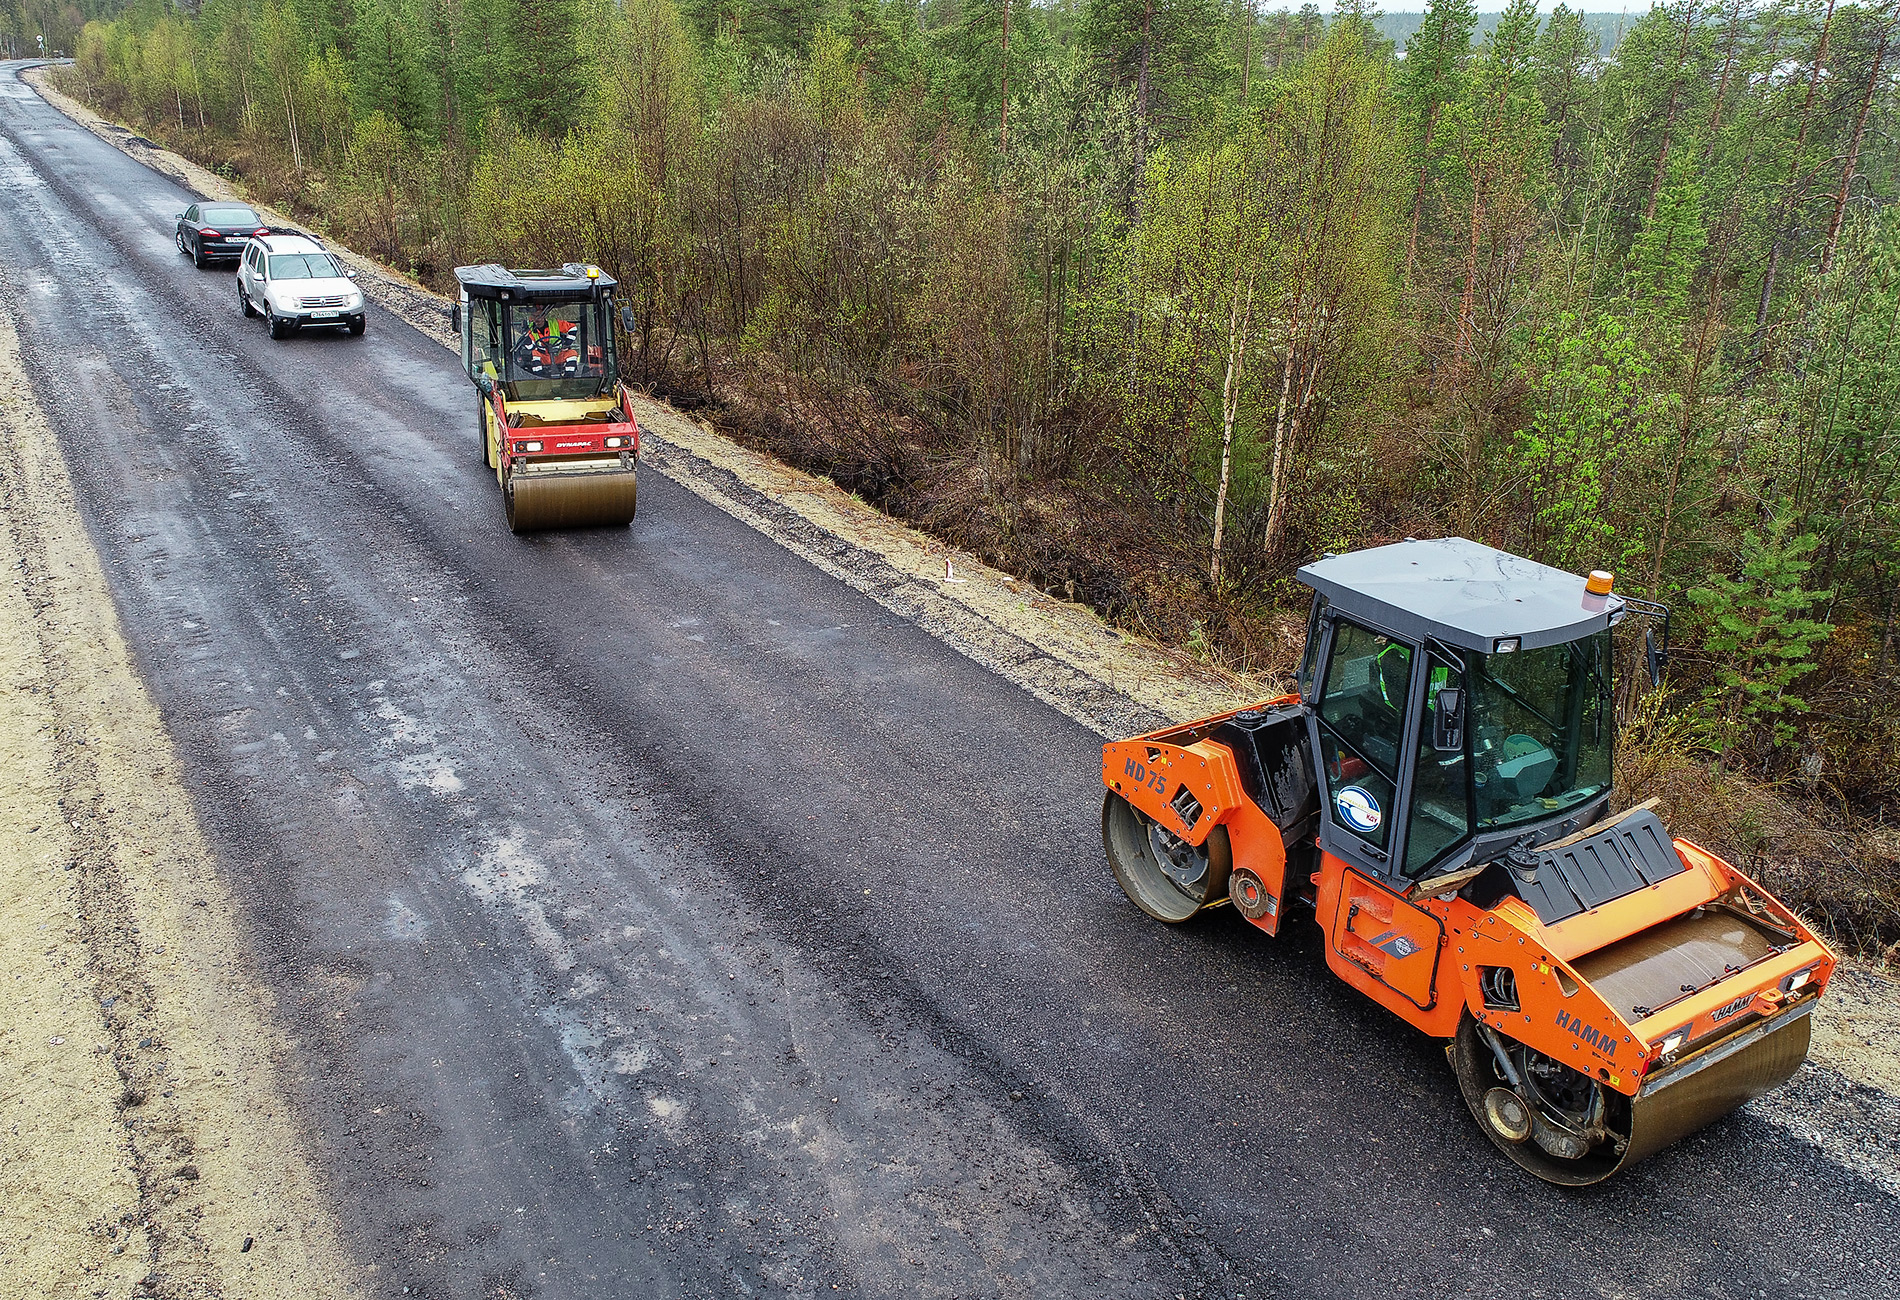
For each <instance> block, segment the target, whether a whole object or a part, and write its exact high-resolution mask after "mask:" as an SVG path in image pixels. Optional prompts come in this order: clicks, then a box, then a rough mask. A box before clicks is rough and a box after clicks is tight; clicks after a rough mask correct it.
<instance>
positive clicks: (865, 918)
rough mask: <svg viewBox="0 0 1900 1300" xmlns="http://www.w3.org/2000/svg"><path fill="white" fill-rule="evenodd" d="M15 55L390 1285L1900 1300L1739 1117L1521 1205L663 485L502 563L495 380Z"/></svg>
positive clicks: (21, 93) (275, 959)
mask: <svg viewBox="0 0 1900 1300" xmlns="http://www.w3.org/2000/svg"><path fill="white" fill-rule="evenodd" d="M17 66H18V65H0V296H3V297H4V299H5V309H6V310H7V311H9V312H10V313H12V314H13V315H14V317H15V320H16V322H17V325H18V328H19V332H20V336H21V341H22V346H23V349H24V351H25V354H26V358H27V364H28V369H29V379H30V382H31V384H32V386H33V389H34V392H35V393H36V394H37V396H38V398H39V399H40V401H41V402H42V404H43V405H44V406H45V408H46V409H47V410H48V412H49V414H50V415H51V417H52V419H53V421H54V424H55V427H56V429H57V433H58V437H59V439H60V444H61V447H62V450H63V452H64V454H65V458H66V461H67V464H68V465H69V467H70V470H71V473H72V475H73V477H74V479H75V482H76V485H77V488H78V490H79V493H80V497H81V505H82V509H83V511H84V513H85V516H86V523H87V526H88V528H89V529H90V530H91V534H92V537H93V540H94V543H95V545H96V546H97V547H98V549H99V551H100V553H101V555H102V556H103V557H104V560H105V564H106V567H107V570H108V574H109V577H110V581H111V583H112V587H113V592H114V597H115V599H116V601H117V603H118V608H119V612H120V616H121V618H122V620H123V622H124V624H125V627H126V630H127V634H128V639H129V640H130V642H131V643H132V645H133V647H134V649H135V652H136V655H137V657H138V663H139V667H140V669H141V671H142V672H143V674H144V676H145V678H146V680H147V682H148V683H149V686H150V688H151V689H152V691H153V693H154V695H155V697H156V698H157V700H158V702H159V704H160V706H161V708H162V710H163V712H164V716H165V718H166V719H167V722H168V725H169V726H170V728H171V732H172V736H173V738H174V741H175V743H176V744H177V746H178V747H179V750H180V752H181V754H182V756H183V758H184V760H185V764H186V769H187V773H188V776H189V778H190V781H191V784H192V789H193V794H194V798H195V799H196V800H197V802H198V810H199V815H200V818H201V819H202V821H203V822H204V824H205V826H206V829H207V833H208V834H209V835H210V836H211V839H212V842H213V845H214V847H215V849H216V852H217V854H218V857H219V861H220V864H221V870H222V872H223V874H224V877H225V879H226V880H227V882H228V884H229V886H230V887H231V889H232V891H233V892H234V894H235V896H236V897H237V899H238V900H239V903H240V905H241V908H242V922H243V928H244V932H245V935H246V941H247V949H248V950H247V951H245V952H243V953H241V954H237V957H238V958H239V965H240V967H241V968H242V969H244V970H246V971H247V972H248V973H249V975H250V977H251V978H252V979H254V980H255V981H256V982H257V983H259V984H260V985H261V986H263V987H264V988H265V989H266V990H267V991H268V993H269V995H270V997H271V999H272V1002H273V1005H274V1007H275V1012H274V1014H275V1015H276V1016H277V1017H278V1019H279V1022H280V1028H281V1029H282V1031H283V1033H284V1034H285V1035H286V1037H287V1039H288V1040H289V1042H290V1043H291V1044H292V1046H291V1048H290V1060H289V1061H288V1063H287V1064H288V1066H289V1069H288V1071H287V1077H288V1078H289V1080H290V1083H291V1096H290V1098H289V1101H290V1104H291V1105H292V1107H293V1108H294V1110H295V1113H296V1117H297V1120H298V1123H299V1126H300V1129H301V1131H302V1133H303V1135H304V1137H305V1139H306V1142H307V1145H308V1148H309V1151H310V1153H311V1157H312V1159H313V1160H314V1162H315V1164H316V1165H317V1167H318V1169H319V1171H320V1173H321V1176H322V1178H323V1182H324V1187H325V1189H326V1191H327V1193H328V1195H329V1196H330V1198H331V1199H332V1201H333V1203H334V1206H335V1212H336V1214H337V1216H338V1219H339V1221H340V1223H341V1224H342V1226H343V1229H344V1233H345V1238H346V1241H347V1244H348V1246H349V1248H350V1250H351V1251H352V1252H353V1254H354V1256H355V1259H356V1262H357V1263H358V1264H359V1265H361V1266H362V1267H363V1268H364V1269H365V1270H366V1271H365V1274H364V1275H365V1276H366V1277H367V1278H368V1279H369V1280H370V1287H371V1290H372V1292H373V1293H375V1294H381V1295H390V1296H399V1295H404V1294H408V1295H418V1296H429V1297H478V1296H479V1297H489V1296H503V1295H506V1296H527V1295H533V1296H548V1297H583V1296H586V1297H610V1296H611V1297H620V1296H674V1295H678V1296H728V1295H749V1294H760V1295H769V1296H780V1295H785V1296H799V1295H814V1294H816V1295H826V1296H829V1295H833V1294H842V1295H852V1294H865V1295H873V1294H874V1295H943V1296H988V1295H1012V1296H1037V1297H1044V1296H1065V1295H1086V1296H1091V1297H1093V1296H1097V1295H1130V1296H1137V1295H1139V1296H1150V1295H1153V1296H1176V1295H1180V1296H1195V1295H1203V1294H1205V1295H1219V1296H1230V1295H1280V1294H1283V1295H1289V1296H1292V1295H1301V1296H1304V1295H1366V1296H1385V1295H1393V1294H1400V1295H1416V1294H1448V1295H1450V1294H1458V1295H1463V1294H1477V1295H1498V1296H1504V1295H1510V1296H1533V1297H1534V1296H1551V1297H1558V1296H1581V1295H1603V1296H1629V1295H1644V1296H1647V1295H1655V1296H1664V1295H1667V1296H1675V1295H1709V1296H1715V1297H1722V1298H1723V1300H1732V1298H1736V1297H1746V1296H1770V1297H1784V1296H1800V1295H1816V1296H1853V1297H1863V1296H1865V1297H1872V1296H1888V1295H1892V1294H1894V1293H1895V1292H1896V1290H1900V1280H1897V1279H1896V1266H1895V1253H1896V1248H1897V1247H1900V1204H1897V1203H1896V1200H1895V1199H1894V1198H1893V1197H1892V1196H1890V1195H1889V1194H1888V1193H1887V1192H1885V1191H1884V1190H1882V1189H1881V1188H1880V1187H1878V1186H1876V1185H1875V1184H1873V1183H1870V1182H1867V1181H1865V1180H1863V1179H1861V1178H1859V1177H1856V1176H1855V1175H1852V1174H1850V1173H1847V1172H1845V1171H1844V1170H1843V1169H1841V1168H1840V1167H1838V1166H1837V1165H1835V1164H1833V1163H1831V1162H1830V1161H1828V1160H1827V1159H1825V1158H1824V1157H1823V1156H1822V1155H1820V1154H1819V1153H1818V1152H1817V1151H1815V1150H1814V1149H1813V1148H1811V1147H1808V1146H1806V1145H1804V1144H1802V1143H1800V1142H1799V1141H1797V1140H1796V1139H1794V1138H1793V1137H1791V1136H1790V1135H1789V1134H1788V1133H1787V1132H1786V1131H1784V1130H1783V1129H1782V1128H1780V1127H1778V1126H1776V1125H1773V1124H1770V1123H1767V1122H1765V1121H1763V1120H1761V1119H1759V1118H1756V1117H1754V1116H1752V1115H1749V1114H1739V1115H1736V1116H1732V1117H1730V1118H1728V1119H1726V1120H1724V1121H1722V1122H1720V1123H1717V1124H1716V1125H1714V1126H1712V1127H1710V1128H1709V1129H1707V1130H1705V1131H1704V1132H1702V1133H1701V1134H1699V1135H1697V1136H1695V1137H1694V1138H1691V1139H1690V1140H1688V1141H1687V1142H1685V1143H1683V1144H1681V1145H1680V1146H1678V1147H1677V1148H1675V1149H1672V1150H1669V1151H1666V1152H1664V1153H1662V1154H1660V1155H1658V1156H1656V1157H1654V1158H1652V1159H1651V1160H1649V1161H1648V1162H1646V1163H1645V1164H1643V1165H1641V1166H1639V1167H1637V1168H1636V1169H1635V1170H1633V1171H1631V1172H1629V1173H1628V1174H1626V1175H1623V1176H1621V1177H1620V1178H1619V1179H1618V1180H1616V1181H1614V1182H1612V1183H1611V1184H1609V1185H1608V1186H1604V1187H1599V1188H1595V1189H1591V1190H1588V1191H1586V1192H1582V1193H1576V1192H1564V1191H1559V1190H1557V1189H1553V1188H1550V1187H1547V1186H1545V1185H1543V1184H1541V1183H1538V1182H1536V1181H1534V1180H1532V1179H1530V1178H1529V1177H1528V1176H1526V1175H1524V1174H1522V1173H1520V1172H1518V1171H1517V1170H1516V1168H1515V1167H1514V1166H1512V1165H1510V1164H1509V1163H1508V1162H1507V1161H1505V1160H1504V1159H1502V1158H1501V1157H1500V1156H1498V1155H1497V1154H1496V1153H1495V1152H1494V1151H1493V1150H1492V1149H1491V1148H1490V1147H1489V1145H1488V1144H1487V1143H1486V1142H1485V1140H1484V1139H1483V1137H1482V1136H1481V1135H1480V1134H1479V1133H1478V1131H1477V1130H1476V1129H1475V1128H1474V1126H1473V1124H1472V1122H1471V1120H1470V1117H1469V1115H1468V1114H1467V1113H1466V1112H1465V1110H1464V1107H1463V1104H1462V1102H1461V1101H1460V1100H1459V1098H1458V1094H1457V1090H1456V1087H1455V1085H1454V1083H1453V1081H1452V1078H1451V1074H1450V1072H1449V1070H1448V1069H1447V1067H1446V1064H1445V1061H1444V1058H1443V1056H1442V1053H1440V1052H1439V1051H1438V1049H1437V1048H1436V1047H1434V1046H1433V1045H1432V1044H1431V1043H1430V1042H1428V1041H1427V1040H1425V1039H1423V1038H1421V1037H1420V1036H1418V1035H1417V1034H1416V1033H1414V1032H1412V1031H1411V1030H1409V1029H1408V1028H1406V1027H1405V1026H1404V1025H1403V1024H1401V1023H1400V1022H1399V1021H1398V1020H1396V1019H1394V1018H1392V1017H1390V1016H1389V1015H1387V1014H1386V1013H1385V1012H1383V1011H1381V1010H1379V1009H1378V1008H1376V1007H1375V1006H1373V1005H1372V1004H1371V1003H1370V1002H1368V1001H1366V1000H1365V999H1364V998H1362V997H1361V996H1359V995H1358V994H1356V993H1354V992H1352V991H1351V990H1350V989H1347V988H1346V987H1345V986H1344V985H1342V984H1340V983H1339V982H1338V981H1337V980H1335V979H1333V978H1332V977H1331V976H1330V975H1329V974H1328V973H1327V972H1326V970H1325V967H1324V964H1323V962H1322V960H1321V957H1320V949H1319V944H1318V934H1317V931H1316V930H1315V929H1314V928H1313V927H1312V926H1311V925H1310V924H1304V923H1303V924H1300V925H1298V926H1296V927H1295V928H1294V929H1293V931H1292V933H1291V934H1290V935H1288V936H1286V937H1284V938H1282V939H1280V940H1277V941H1276V940H1268V939H1266V938H1264V937H1256V932H1253V931H1251V930H1249V929H1247V928H1246V927H1245V926H1244V924H1243V923H1242V922H1240V921H1239V919H1238V918H1236V917H1234V916H1233V915H1232V914H1231V913H1229V912H1221V913H1217V914H1214V915H1213V916H1212V917H1210V918H1209V919H1208V920H1207V921H1206V922H1204V923H1201V924H1198V925H1196V926H1192V927H1188V928H1182V929H1167V928H1165V927H1162V926H1160V925H1158V924H1155V923H1153V922H1150V921H1148V920H1146V919H1145V918H1144V917H1142V916H1141V915H1140V914H1139V913H1137V912H1136V910H1135V909H1134V908H1133V906H1131V905H1130V904H1129V903H1127V902H1126V901H1125V900H1124V899H1123V898H1122V896H1121V894H1120V892H1119V891H1118V890H1117V889H1116V887H1115V884H1114V881H1113V879H1112V878H1111V877H1110V875H1109V873H1108V871H1107V869H1106V867H1105V865H1104V864H1103V861H1102V852H1101V845H1100V839H1099V832H1098V827H1097V818H1098V815H1099V807H1100V784H1099V765H1100V739H1099V738H1098V737H1096V736H1095V735H1093V734H1091V733H1089V732H1087V731H1085V730H1084V729H1082V728H1081V727H1079V726H1077V725H1076V724H1074V723H1072V722H1070V721H1068V720H1067V719H1066V718H1064V717H1063V716H1061V715H1060V714H1058V713H1057V712H1055V711H1054V710H1053V709H1051V708H1049V707H1048V706H1046V705H1044V704H1042V703H1040V702H1038V701H1037V700H1036V699H1034V698H1032V697H1031V696H1030V695H1028V694H1027V693H1025V692H1024V691H1022V690H1020V689H1019V688H1017V687H1016V686H1013V685H1011V684H1009V683H1008V682H1005V681H1004V680H1002V679H1001V678H999V677H996V676H994V675H993V674H991V673H989V672H988V671H986V670H984V669H982V668H980V667H978V666H976V665H975V664H973V663H972V662H970V661H969V660H967V659H964V658H963V657H961V656H960V655H958V654H957V653H955V652H954V651H952V650H950V649H948V648H947V647H946V646H944V645H943V644H942V643H940V642H938V641H936V640H934V639H932V638H931V637H930V636H928V635H926V634H925V633H924V632H922V631H921V630H919V629H918V628H916V627H914V626H912V625H911V624H910V623H907V622H905V621H903V620H902V619H900V618H898V617H897V616H896V615H894V614H891V613H889V612H887V611H886V610H885V609H883V608H881V607H880V606H878V605H876V604H874V603H873V602H872V601H870V600H869V599H867V598H866V597H864V596H861V595H859V594H857V593H856V592H854V591H852V590H850V589H849V588H847V587H845V586H844V585H842V584H840V583H838V582H836V581H834V580H833V579H831V578H829V577H827V576H826V575H825V574H823V573H822V572H820V571H819V570H817V569H815V568H812V567H811V566H809V565H807V564H805V563H804V562H803V561H801V560H799V559H797V558H796V557H794V556H793V555H791V554H790V553H789V552H787V551H785V550H783V549H782V548H780V547H779V546H777V545H776V544H774V543H773V542H771V541H769V540H768V539H766V538H765V537H763V536H761V535H760V534H758V533H755V532H753V531H751V530H749V529H748V528H746V527H745V526H744V525H742V524H740V523H739V522H737V521H735V520H734V519H733V518H731V517H730V516H728V515H727V514H724V513H722V512H721V511H719V510H717V509H716V508H714V507H713V506H711V505H709V504H707V503H706V502H705V501H703V500H702V499H701V498H699V497H698V496H695V495H694V494H692V493H690V492H688V491H686V490H684V489H682V488H681V487H679V486H677V485H676V484H674V483H673V482H671V481H669V480H668V479H666V478H664V477H662V476H660V475H659V474H657V473H653V472H651V471H649V472H648V473H646V474H644V475H643V476H642V483H641V494H640V496H641V499H640V513H639V517H638V518H637V519H636V520H635V522H634V524H633V525H632V526H631V527H630V528H627V529H624V530H610V531H593V532H584V533H571V534H552V535H542V536H535V537H526V538H517V537H515V536H513V535H511V534H510V533H509V532H508V530H507V528H506V526H505V524H504V523H503V520H502V514H501V505H500V501H499V499H498V494H497V491H496V488H495V483H494V480H493V477H492V475H490V474H489V473H488V472H487V471H486V470H484V469H483V468H482V466H481V464H480V460H479V452H478V450H477V443H476V431H475V408H476V404H475V398H474V395H473V390H472V389H471V388H470V386H469V384H468V381H467V379H466V377H465V376H463V375H462V374H461V373H460V372H459V371H458V369H457V367H456V363H455V360H454V358H453V356H452V355H451V354H449V353H448V352H447V351H446V350H444V349H443V348H442V347H441V346H440V345H438V344H436V343H433V342H430V341H428V340H426V339H424V338H423V337H422V336H421V335H419V334H417V333H416V332H415V331H413V330H411V329H410V328H409V327H407V326H405V325H404V324H402V323H401V322H400V321H399V320H397V319H395V318H393V317H391V316H389V315H387V314H385V313H383V312H381V311H380V310H378V309H375V308H372V309H371V311H370V314H369V330H368V333H367V335H366V336H364V337H362V338H351V337H348V336H346V335H342V334H340V333H339V334H334V335H331V334H305V335H299V336H294V337H292V338H290V339H287V340H285V341H282V342H273V341H271V340H270V339H269V338H268V337H267V336H266V335H265V332H264V330H263V328H262V325H261V323H260V322H258V321H254V320H246V319H244V318H243V317H242V316H241V315H240V314H239V311H238V306H237V298H236V292H235V288H234V282H233V273H232V271H231V270H230V269H229V268H228V267H225V268H219V269H217V270H204V271H200V270H196V269H194V268H193V266H192V264H191V262H190V261H189V259H187V258H184V257H181V256H180V255H179V254H178V252H177V251H176V250H175V248H174V247H173V245H172V231H173V217H174V215H175V214H176V213H177V212H178V211H179V210H180V209H182V208H183V207H184V206H185V205H186V204H187V203H189V202H190V201H191V199H192V197H193V196H191V195H188V194H186V193H185V192H183V191H181V190H179V189H178V188H177V187H176V186H175V185H173V184H172V183H171V182H169V181H167V180H165V179H164V178H162V177H160V176H158V175H157V174H155V173H153V172H151V171H149V170H147V169H146V168H144V167H142V166H140V165H139V164H137V163H135V162H133V161H131V160H130V159H128V158H127V157H125V156H124V155H123V154H121V153H119V152H118V151H117V150H115V149H113V148H111V147H110V146H108V145H107V144H105V143H104V142H102V141H101V140H99V139H98V138H96V137H95V136H93V135H91V134H89V133H88V132H86V131H85V130H83V129H81V128H79V127H77V126H75V125H73V124H72V123H71V122H69V121H68V120H67V119H66V118H64V117H63V116H61V115H60V114H59V113H58V112H56V111H55V110H53V109H52V108H50V107H48V106H47V105H46V104H45V102H44V101H42V100H41V99H40V98H39V97H38V96H37V95H35V94H34V93H33V92H32V91H31V90H30V88H28V87H26V86H25V85H24V84H22V83H20V82H19V81H18V80H17V79H16V77H15V71H16V70H17ZM405 1288H407V1289H406V1290H405Z"/></svg>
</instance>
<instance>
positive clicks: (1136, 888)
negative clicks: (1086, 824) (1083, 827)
mask: <svg viewBox="0 0 1900 1300" xmlns="http://www.w3.org/2000/svg"><path fill="white" fill-rule="evenodd" d="M1102 848H1103V849H1104V851H1106V852H1107V854H1108V865H1109V868H1110V869H1111V870H1112V871H1114V873H1115V880H1116V881H1117V883H1119V884H1120V885H1121V887H1122V892H1123V893H1125V894H1127V895H1128V898H1129V901H1131V902H1133V903H1134V905H1135V906H1136V907H1139V908H1140V909H1141V910H1142V911H1144V912H1146V913H1147V914H1148V915H1149V916H1152V917H1154V918H1155V920H1157V921H1167V922H1169V923H1170V924H1175V923H1178V922H1181V921H1185V920H1187V919H1188V918H1189V917H1191V916H1193V915H1194V914H1195V913H1196V912H1198V911H1200V910H1201V909H1202V908H1203V907H1205V906H1207V905H1208V904H1209V903H1213V902H1217V901H1219V900H1220V899H1222V898H1225V897H1226V896H1227V877H1228V876H1229V875H1230V874H1231V873H1232V871H1233V866H1234V852H1233V845H1232V844H1231V843H1230V842H1229V841H1228V838H1227V828H1226V827H1225V826H1216V827H1215V828H1214V829H1213V831H1211V832H1210V833H1209V834H1208V837H1207V840H1206V842H1205V843H1203V844H1201V845H1199V846H1198V847H1197V846H1195V845H1191V844H1189V843H1187V842H1186V841H1185V840H1183V839H1181V838H1180V837H1179V836H1177V835H1175V834H1174V833H1173V832H1172V831H1170V830H1168V828H1167V827H1165V826H1163V825H1161V824H1160V823H1159V822H1157V821H1154V820H1152V819H1150V818H1148V817H1146V816H1144V815H1143V814H1142V813H1141V812H1140V811H1139V810H1138V809H1136V808H1135V807H1134V805H1132V804H1130V803H1129V802H1128V801H1127V800H1126V799H1124V798H1122V797H1121V796H1120V795H1118V794H1116V793H1115V792H1114V791H1113V790H1108V791H1105V792H1104V795H1103V799H1102Z"/></svg>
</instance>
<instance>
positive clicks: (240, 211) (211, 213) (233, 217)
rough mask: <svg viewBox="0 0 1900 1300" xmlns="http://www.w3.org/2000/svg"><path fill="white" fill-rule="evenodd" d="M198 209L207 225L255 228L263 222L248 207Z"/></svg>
mask: <svg viewBox="0 0 1900 1300" xmlns="http://www.w3.org/2000/svg"><path fill="white" fill-rule="evenodd" d="M198 211H199V212H201V213H203V214H204V221H205V224H207V225H212V226H249V227H251V228H252V229H255V228H256V227H258V226H260V225H262V224H263V223H262V222H260V221H259V220H258V219H257V214H256V213H255V212H253V211H251V210H250V209H249V208H200V209H198Z"/></svg>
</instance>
